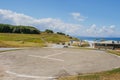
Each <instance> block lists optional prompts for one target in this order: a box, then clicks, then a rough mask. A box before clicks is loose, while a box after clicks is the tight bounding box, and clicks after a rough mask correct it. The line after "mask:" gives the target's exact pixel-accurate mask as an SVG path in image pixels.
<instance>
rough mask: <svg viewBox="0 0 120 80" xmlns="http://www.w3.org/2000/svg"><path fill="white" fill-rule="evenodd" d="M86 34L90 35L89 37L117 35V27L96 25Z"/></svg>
mask: <svg viewBox="0 0 120 80" xmlns="http://www.w3.org/2000/svg"><path fill="white" fill-rule="evenodd" d="M86 32H87V33H88V34H89V36H101V37H107V36H113V35H115V34H114V33H116V27H115V25H110V26H102V27H97V26H96V25H95V24H93V25H92V26H90V27H89V28H88V29H87V30H86Z"/></svg>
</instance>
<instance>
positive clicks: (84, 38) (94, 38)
mask: <svg viewBox="0 0 120 80" xmlns="http://www.w3.org/2000/svg"><path fill="white" fill-rule="evenodd" d="M77 38H79V39H80V40H86V41H95V40H98V41H99V40H113V41H120V37H119V38H118V37H114V38H113V37H77Z"/></svg>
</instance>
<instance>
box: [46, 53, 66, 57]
mask: <svg viewBox="0 0 120 80" xmlns="http://www.w3.org/2000/svg"><path fill="white" fill-rule="evenodd" d="M63 53H64V52H61V53H57V54H51V55H47V56H45V58H48V57H52V56H57V55H60V54H63Z"/></svg>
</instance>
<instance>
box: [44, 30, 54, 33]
mask: <svg viewBox="0 0 120 80" xmlns="http://www.w3.org/2000/svg"><path fill="white" fill-rule="evenodd" d="M45 32H46V33H54V32H53V31H52V30H50V29H46V30H45Z"/></svg>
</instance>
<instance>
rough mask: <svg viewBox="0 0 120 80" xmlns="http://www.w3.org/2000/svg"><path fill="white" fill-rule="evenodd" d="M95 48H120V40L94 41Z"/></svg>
mask: <svg viewBox="0 0 120 80" xmlns="http://www.w3.org/2000/svg"><path fill="white" fill-rule="evenodd" d="M93 45H94V48H98V49H101V48H103V49H113V50H114V49H120V41H102V42H94V43H93Z"/></svg>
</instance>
